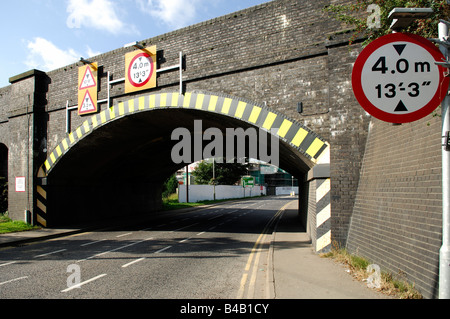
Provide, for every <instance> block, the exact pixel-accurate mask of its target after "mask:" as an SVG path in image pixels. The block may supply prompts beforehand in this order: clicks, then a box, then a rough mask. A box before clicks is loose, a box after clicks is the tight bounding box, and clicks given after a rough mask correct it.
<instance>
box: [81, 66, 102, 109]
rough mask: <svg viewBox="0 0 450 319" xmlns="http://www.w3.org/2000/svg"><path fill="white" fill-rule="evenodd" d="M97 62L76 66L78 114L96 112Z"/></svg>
mask: <svg viewBox="0 0 450 319" xmlns="http://www.w3.org/2000/svg"><path fill="white" fill-rule="evenodd" d="M97 69H98V66H97V63H96V62H95V63H91V64H86V65H83V66H81V67H79V68H78V115H84V114H90V113H94V112H97V86H98V85H97V83H98V79H97Z"/></svg>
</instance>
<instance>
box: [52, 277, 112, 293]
mask: <svg viewBox="0 0 450 319" xmlns="http://www.w3.org/2000/svg"><path fill="white" fill-rule="evenodd" d="M104 276H106V274H101V275H98V276H96V277H94V278H91V279H88V280H86V281H83V282H80V283H79V284H76V285H73V286H71V287H69V288H66V289H64V290H61V292H67V291H70V290H72V289H75V288H79V287H81V286H83V285H85V284H87V283H90V282H92V281H94V280H97V279H100V278H102V277H104Z"/></svg>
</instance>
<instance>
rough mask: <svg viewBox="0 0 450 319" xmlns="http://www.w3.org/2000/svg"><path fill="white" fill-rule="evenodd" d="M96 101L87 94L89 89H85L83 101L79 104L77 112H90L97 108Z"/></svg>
mask: <svg viewBox="0 0 450 319" xmlns="http://www.w3.org/2000/svg"><path fill="white" fill-rule="evenodd" d="M96 105H97V101H96V100H95V101H94V99H93V98H92V97H91V95H90V94H89V90H86V94H85V95H84V98H83V101H82V102H81V105H80V106H79V107H78V113H79V114H86V113H92V112H95V111H96V110H97V106H96Z"/></svg>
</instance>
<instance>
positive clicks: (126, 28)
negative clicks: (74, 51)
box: [66, 0, 139, 34]
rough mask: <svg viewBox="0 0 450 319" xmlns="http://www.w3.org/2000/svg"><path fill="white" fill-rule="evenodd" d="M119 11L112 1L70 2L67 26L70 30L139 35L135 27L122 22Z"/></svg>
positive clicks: (89, 0)
mask: <svg viewBox="0 0 450 319" xmlns="http://www.w3.org/2000/svg"><path fill="white" fill-rule="evenodd" d="M117 10H118V7H117V3H113V2H112V1H110V0H69V2H68V5H67V12H68V13H69V16H68V17H67V21H66V24H67V26H68V27H69V28H77V29H78V28H81V27H88V28H94V29H98V30H103V31H107V32H110V33H112V34H120V33H127V34H130V33H139V31H138V30H137V29H136V27H135V26H133V25H127V24H126V23H124V22H123V21H122V20H120V18H119V16H118V14H117Z"/></svg>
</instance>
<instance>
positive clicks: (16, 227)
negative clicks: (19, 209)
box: [0, 220, 39, 234]
mask: <svg viewBox="0 0 450 319" xmlns="http://www.w3.org/2000/svg"><path fill="white" fill-rule="evenodd" d="M36 228H39V227H37V226H32V225H30V224H27V223H26V222H24V221H21V220H15V221H12V220H9V221H6V222H1V223H0V234H5V233H12V232H19V231H26V230H31V229H36Z"/></svg>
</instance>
